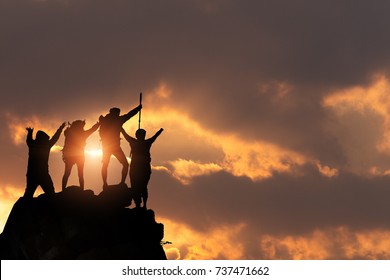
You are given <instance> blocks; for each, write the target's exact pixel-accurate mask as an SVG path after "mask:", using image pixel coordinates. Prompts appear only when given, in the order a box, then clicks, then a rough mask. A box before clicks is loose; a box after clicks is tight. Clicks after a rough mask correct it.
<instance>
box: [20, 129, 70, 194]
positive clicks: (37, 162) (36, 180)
mask: <svg viewBox="0 0 390 280" xmlns="http://www.w3.org/2000/svg"><path fill="white" fill-rule="evenodd" d="M64 127H65V123H63V124H62V125H61V126H60V127H59V128H58V129H57V131H56V133H55V134H54V135H53V137H52V138H50V137H49V135H47V134H46V133H45V132H44V131H42V130H39V131H38V132H37V135H36V137H35V140H33V131H34V128H31V127H27V128H26V130H27V139H26V142H27V146H28V165H27V186H26V191H25V192H24V197H33V196H34V192H35V190H36V189H37V187H38V186H39V185H40V186H41V187H42V189H43V191H44V192H45V193H47V194H53V193H54V192H55V191H54V186H53V181H52V179H51V177H50V175H49V155H50V149H51V147H53V146H54V144H55V143H56V142H57V141H58V138H60V135H61V132H62V130H63V129H64Z"/></svg>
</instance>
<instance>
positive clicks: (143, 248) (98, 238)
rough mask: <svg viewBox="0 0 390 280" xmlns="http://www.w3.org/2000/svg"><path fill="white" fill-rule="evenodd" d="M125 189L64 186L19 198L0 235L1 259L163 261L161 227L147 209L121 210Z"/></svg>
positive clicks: (126, 194)
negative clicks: (47, 192)
mask: <svg viewBox="0 0 390 280" xmlns="http://www.w3.org/2000/svg"><path fill="white" fill-rule="evenodd" d="M130 203H131V193H130V189H128V188H127V187H123V186H110V187H108V188H107V189H105V190H104V191H103V192H102V193H101V194H99V195H98V196H96V195H95V194H94V193H93V191H91V190H86V191H83V190H81V189H80V188H79V187H75V186H72V187H68V188H66V189H65V190H64V191H63V192H60V193H56V194H54V195H51V196H49V195H45V194H43V195H40V196H39V197H37V198H32V199H26V198H20V199H19V200H18V201H17V202H16V203H15V205H14V206H13V209H12V211H11V213H10V215H9V217H8V220H7V223H6V225H5V227H4V231H3V233H2V234H1V235H0V257H1V259H88V260H95V259H110V260H119V259H128V260H136V259H141V260H146V259H160V260H161V259H166V255H165V252H164V250H163V248H162V245H161V240H162V239H163V236H164V226H163V224H160V223H157V222H156V221H155V217H154V212H153V211H152V210H143V209H130V208H126V206H129V205H130Z"/></svg>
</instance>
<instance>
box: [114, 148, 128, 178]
mask: <svg viewBox="0 0 390 280" xmlns="http://www.w3.org/2000/svg"><path fill="white" fill-rule="evenodd" d="M114 156H115V157H116V158H117V159H118V160H119V162H120V163H121V164H122V177H121V182H120V184H125V181H126V176H127V171H128V170H129V163H128V161H127V158H126V156H125V153H124V152H123V151H122V149H121V148H119V149H118V150H117V151H116V152H115V153H114Z"/></svg>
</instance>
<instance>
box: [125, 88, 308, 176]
mask: <svg viewBox="0 0 390 280" xmlns="http://www.w3.org/2000/svg"><path fill="white" fill-rule="evenodd" d="M152 96H154V97H156V98H157V99H159V100H161V99H167V100H168V101H169V98H170V93H169V88H168V87H167V86H166V85H162V86H160V87H159V88H158V89H156V91H155V93H154V94H153V95H152ZM153 102H156V101H154V100H153V99H151V100H150V103H152V105H153V106H156V108H152V109H154V110H150V111H149V110H146V109H145V110H144V109H143V116H145V120H143V126H144V127H146V128H147V130H149V129H150V130H151V131H157V130H158V129H159V128H160V127H164V129H165V131H166V133H167V134H168V133H169V135H167V136H164V137H170V138H169V139H168V140H167V138H166V140H165V141H170V143H171V145H175V148H176V150H179V149H180V148H182V149H183V150H184V149H191V153H192V154H194V155H197V154H198V153H205V151H210V157H209V158H208V159H206V160H202V161H200V160H193V159H192V158H183V157H180V158H177V159H174V160H170V161H169V163H170V165H171V166H172V168H173V170H171V173H172V174H173V175H174V176H175V177H176V178H178V179H180V180H181V181H183V182H187V183H188V182H189V180H191V178H192V177H194V176H199V175H203V174H209V173H212V172H216V171H220V170H224V171H227V172H229V173H231V174H233V175H236V176H247V177H249V178H251V179H253V180H261V179H265V178H268V177H271V176H272V174H273V173H274V172H290V173H292V172H294V170H295V169H296V168H295V167H297V166H301V165H303V164H305V163H307V162H308V161H311V160H310V159H307V158H305V157H304V156H303V155H301V154H299V153H297V152H294V151H291V150H288V149H285V148H283V147H280V146H277V145H274V144H271V143H268V142H265V141H262V140H257V141H250V140H248V141H247V140H245V139H242V137H240V136H238V135H234V134H233V133H226V134H222V133H220V132H218V133H217V132H214V131H212V130H210V129H207V128H206V127H204V126H202V125H201V124H200V123H198V122H196V121H195V120H193V119H192V118H191V117H189V116H188V115H187V114H185V113H183V112H182V111H180V110H178V109H172V108H171V107H169V106H164V104H161V103H158V104H157V103H156V104H154V103H153ZM148 108H149V107H148ZM125 126H126V130H130V131H131V130H135V127H134V124H133V125H132V124H130V123H129V124H126V125H125ZM185 145H186V146H185ZM191 145H193V147H191ZM218 152H220V153H221V155H222V156H221V157H220V158H216V157H215V155H216V154H217V153H218Z"/></svg>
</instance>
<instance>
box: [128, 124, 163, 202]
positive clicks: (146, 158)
mask: <svg viewBox="0 0 390 280" xmlns="http://www.w3.org/2000/svg"><path fill="white" fill-rule="evenodd" d="M163 130H164V129H162V128H161V129H160V130H159V131H157V132H156V134H154V135H153V137H151V138H149V139H145V137H146V131H145V130H144V129H142V128H140V129H138V130H137V131H136V132H135V137H136V138H133V137H131V136H130V135H128V134H127V133H126V131H125V130H124V129H122V134H123V136H124V137H125V139H126V140H127V141H128V142H129V144H130V147H131V155H130V156H131V163H130V172H129V175H130V183H131V189H132V190H133V199H134V202H135V205H136V207H137V208H140V206H141V200H142V201H143V208H144V209H146V203H147V200H148V196H149V195H148V188H147V187H148V183H149V179H150V175H151V174H152V168H151V165H150V163H151V157H150V148H151V147H152V144H153V142H154V141H156V139H157V137H158V136H160V134H161V133H162V132H163Z"/></svg>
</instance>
